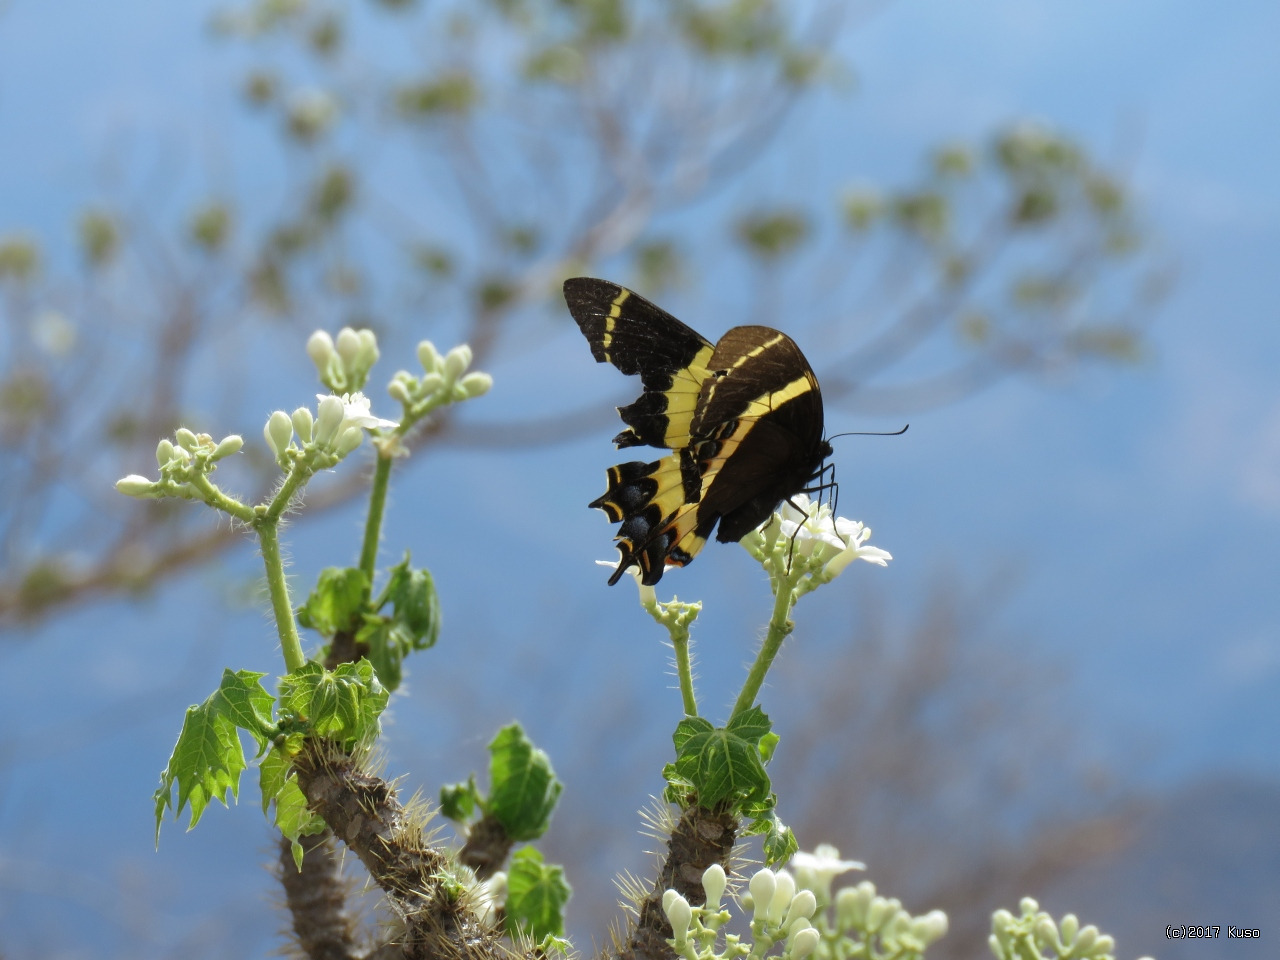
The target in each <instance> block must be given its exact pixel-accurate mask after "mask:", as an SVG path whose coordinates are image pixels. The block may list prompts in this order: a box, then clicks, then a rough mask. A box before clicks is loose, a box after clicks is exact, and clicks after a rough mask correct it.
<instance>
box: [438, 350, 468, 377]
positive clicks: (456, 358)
mask: <svg viewBox="0 0 1280 960" xmlns="http://www.w3.org/2000/svg"><path fill="white" fill-rule="evenodd" d="M469 366H471V348H470V347H469V346H467V345H466V344H465V343H460V344H458V345H457V346H456V347H454V348H453V349H452V350H450V351H449V352H448V353H447V354H445V357H444V370H443V371H442V372H443V373H444V378H445V380H446V381H447V382H448V383H454V382H456V381H457V379H458V378H459V377H460V376H462V372H463V371H464V370H466V369H467V367H469Z"/></svg>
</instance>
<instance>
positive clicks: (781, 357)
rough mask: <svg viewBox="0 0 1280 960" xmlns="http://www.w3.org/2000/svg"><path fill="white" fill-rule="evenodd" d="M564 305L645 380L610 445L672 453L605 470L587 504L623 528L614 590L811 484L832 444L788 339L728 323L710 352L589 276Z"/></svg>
mask: <svg viewBox="0 0 1280 960" xmlns="http://www.w3.org/2000/svg"><path fill="white" fill-rule="evenodd" d="M564 298H565V301H566V302H567V303H568V305H569V312H570V313H572V314H573V319H574V320H576V321H577V323H578V326H579V327H580V328H581V329H582V333H583V335H584V336H586V338H587V341H588V342H589V343H590V344H591V353H592V355H593V356H595V358H596V360H597V361H599V362H601V363H603V362H604V361H606V360H607V361H609V362H610V363H612V364H613V365H614V366H615V367H617V368H618V369H619V370H621V371H622V372H623V373H625V374H628V375H634V374H637V373H638V374H639V375H640V379H641V381H642V382H643V384H644V393H642V394H641V395H640V398H639V399H638V400H637V401H636V402H635V403H633V404H630V405H629V406H625V407H619V408H618V413H619V414H621V416H622V420H623V422H624V423H626V424H627V429H626V430H623V431H622V432H621V433H620V434H618V435H617V436H616V437H614V439H613V442H614V443H616V444H617V445H618V447H620V448H621V447H634V446H639V445H642V444H646V445H648V446H652V447H667V448H669V449H670V450H671V451H672V453H671V454H670V455H668V456H665V457H662V458H661V459H659V460H655V461H653V462H652V463H645V462H644V461H640V460H635V461H632V462H630V463H620V464H618V465H617V466H616V467H611V468H610V469H609V474H608V476H609V488H608V490H606V491H605V493H604V495H603V496H601V497H600V498H598V499H597V500H594V501H592V503H591V504H590V505H591V506H592V507H599V508H600V509H602V510H604V512H605V513H606V514H608V516H609V519H610V520H611V521H612V522H614V523H620V524H621V526H620V527H619V529H618V534H617V536H616V537H615V538H614V539H615V540H617V541H618V550H619V552H620V553H621V554H622V559H621V560H620V561H619V563H618V567H617V569H616V570H614V572H613V576H611V577H610V578H609V583H610V584H614V583H617V582H618V579H619V578H620V577H621V576H622V573H623V571H624V570H626V569H627V568H628V567H631V566H637V567H639V568H640V573H641V581H642V582H643V583H646V584H655V583H657V582H658V581H659V580H660V579H662V572H663V567H664V565H666V564H670V565H673V566H684V565H685V564H687V563H689V562H690V561H691V560H692V559H693V558H694V557H695V556H697V554H698V551H699V550H701V549H702V547H703V544H705V543H706V542H707V538H708V537H710V536H711V532H712V530H713V529H715V527H716V524H717V523H719V525H720V529H719V531H718V532H717V533H716V539H717V540H719V541H720V542H721V543H734V542H737V541H738V540H741V539H742V537H743V536H744V535H746V534H747V533H749V532H751V531H752V530H754V529H755V528H756V527H758V526H760V524H762V523H764V521H765V520H767V519H768V518H769V516H770V514H772V513H773V511H774V510H775V509H777V507H778V504H779V503H781V502H782V501H783V500H785V499H787V498H788V497H791V496H794V495H795V494H797V493H800V492H801V491H804V490H812V489H816V487H815V486H814V481H815V480H819V479H820V478H821V476H822V472H823V462H824V461H825V459H826V458H827V457H829V456H830V455H831V445H830V444H829V443H827V441H826V440H824V439H823V435H822V393H821V391H820V390H819V389H818V379H817V377H815V376H814V375H813V370H812V369H811V368H810V366H809V361H808V360H806V359H805V357H804V354H803V353H801V352H800V348H799V347H797V346H796V345H795V343H794V342H793V341H792V340H791V338H790V337H788V336H787V335H786V334H784V333H781V332H779V331H777V330H774V329H772V328H770V327H734V328H733V329H732V330H730V331H729V332H728V333H726V334H725V335H724V336H723V337H721V338H720V340H719V342H717V343H716V344H714V345H712V344H711V343H710V342H709V341H708V340H707V339H706V338H704V337H702V336H701V335H699V334H698V333H696V332H695V331H693V330H691V329H689V328H688V327H686V326H685V325H684V324H683V323H681V322H680V321H679V320H677V319H676V318H675V317H673V316H671V314H669V313H667V312H666V311H665V310H662V309H660V308H659V307H657V306H655V305H654V304H652V303H650V302H649V301H648V300H646V299H645V298H644V297H641V296H639V295H638V294H635V293H632V292H631V291H630V290H627V289H626V288H625V287H620V286H618V285H617V284H616V283H610V282H609V281H607V280H596V279H593V278H591V277H575V278H573V279H571V280H566V281H565V284H564ZM818 486H821V484H819V485H818Z"/></svg>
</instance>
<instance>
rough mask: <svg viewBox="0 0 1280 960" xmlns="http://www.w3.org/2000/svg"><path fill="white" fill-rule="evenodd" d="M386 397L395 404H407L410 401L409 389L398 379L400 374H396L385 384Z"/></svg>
mask: <svg viewBox="0 0 1280 960" xmlns="http://www.w3.org/2000/svg"><path fill="white" fill-rule="evenodd" d="M402 372H403V371H402ZM387 396H389V397H391V399H392V400H394V401H395V402H396V403H408V402H409V401H410V399H411V398H410V396H409V388H408V387H407V386H405V383H404V381H403V380H402V379H400V374H398V373H397V374H396V375H395V377H394V378H393V379H392V381H391V382H390V383H388V384H387Z"/></svg>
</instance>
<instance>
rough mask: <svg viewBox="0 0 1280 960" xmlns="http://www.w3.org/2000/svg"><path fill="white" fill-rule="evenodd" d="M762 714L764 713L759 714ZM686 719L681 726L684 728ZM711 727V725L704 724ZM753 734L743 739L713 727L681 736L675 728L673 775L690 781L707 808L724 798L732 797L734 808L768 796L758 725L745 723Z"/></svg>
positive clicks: (701, 803) (767, 779) (699, 799)
mask: <svg viewBox="0 0 1280 960" xmlns="http://www.w3.org/2000/svg"><path fill="white" fill-rule="evenodd" d="M762 716H763V714H762ZM685 725H686V721H681V724H680V726H681V727H685ZM707 726H710V724H707ZM744 726H745V729H746V730H747V731H748V732H749V733H751V734H752V735H753V736H755V739H754V740H748V739H744V738H743V737H741V736H739V735H738V734H737V733H735V732H734V731H732V730H728V729H721V728H712V729H710V730H707V729H702V730H700V731H699V732H696V733H691V731H690V730H688V729H686V730H685V731H683V733H686V734H688V733H691V735H688V736H684V735H682V731H681V730H680V729H679V728H677V733H676V736H675V737H673V739H674V740H675V741H676V743H677V748H676V749H677V754H676V762H675V770H676V774H677V776H678V777H679V778H681V779H682V780H684V781H685V782H687V783H689V784H690V785H691V786H692V788H693V790H694V791H696V793H697V795H698V803H699V804H700V805H701V806H703V807H706V808H708V809H710V808H711V807H714V806H716V805H717V804H718V803H720V802H721V801H723V800H732V801H733V802H734V805H735V808H736V807H738V806H740V805H741V804H742V803H744V802H750V801H752V800H758V799H760V798H763V797H765V796H767V795H768V792H769V775H768V774H767V773H765V770H764V764H763V763H762V762H761V760H760V750H759V748H758V747H757V745H756V744H757V743H758V742H759V736H760V735H762V734H760V733H758V731H759V729H760V728H759V726H758V724H746V725H744Z"/></svg>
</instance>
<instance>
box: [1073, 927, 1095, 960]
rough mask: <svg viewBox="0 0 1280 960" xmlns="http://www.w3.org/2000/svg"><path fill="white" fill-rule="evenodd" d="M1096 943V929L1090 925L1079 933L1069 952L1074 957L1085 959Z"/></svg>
mask: <svg viewBox="0 0 1280 960" xmlns="http://www.w3.org/2000/svg"><path fill="white" fill-rule="evenodd" d="M1097 942H1098V928H1097V927H1095V926H1094V925H1093V924H1092V923H1091V924H1089V925H1088V926H1087V927H1085V928H1084V929H1082V930H1081V931H1080V933H1079V935H1078V936H1077V937H1076V938H1075V942H1074V943H1072V944H1071V950H1072V952H1073V953H1075V954H1076V956H1079V957H1086V956H1088V955H1089V954H1090V953H1092V952H1093V948H1094V947H1095V946H1096V945H1097Z"/></svg>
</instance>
